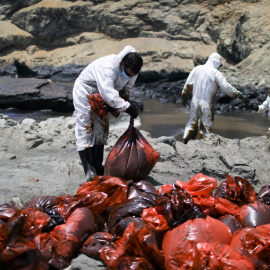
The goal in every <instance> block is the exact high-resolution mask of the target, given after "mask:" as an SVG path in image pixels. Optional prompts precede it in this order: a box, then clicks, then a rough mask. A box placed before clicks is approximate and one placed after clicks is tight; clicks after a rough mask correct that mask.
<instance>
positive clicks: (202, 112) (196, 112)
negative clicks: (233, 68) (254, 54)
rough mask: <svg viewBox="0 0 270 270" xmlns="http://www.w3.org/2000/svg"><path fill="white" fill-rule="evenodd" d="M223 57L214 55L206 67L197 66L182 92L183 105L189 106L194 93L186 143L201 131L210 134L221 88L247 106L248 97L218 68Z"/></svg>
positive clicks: (186, 128)
mask: <svg viewBox="0 0 270 270" xmlns="http://www.w3.org/2000/svg"><path fill="white" fill-rule="evenodd" d="M221 65H222V64H221V56H220V55H219V54H218V53H212V54H211V55H210V56H209V58H208V60H207V62H206V63H205V64H204V65H199V66H196V67H195V68H194V69H193V70H192V71H191V72H190V74H189V76H188V78H187V80H186V83H185V85H184V87H183V90H182V95H183V105H184V106H186V105H187V97H188V95H189V94H190V93H191V92H192V99H191V104H190V118H189V121H188V123H187V125H186V127H185V131H184V136H183V138H184V143H185V144H187V142H188V141H189V140H191V139H196V136H197V134H198V129H199V122H200V129H201V130H205V132H206V133H210V132H211V130H212V129H213V124H214V98H215V96H216V94H217V91H218V89H219V88H221V90H222V91H223V92H224V93H225V94H226V95H228V96H229V97H231V98H236V97H238V98H240V99H241V100H242V101H243V102H244V103H245V104H246V105H247V104H249V99H248V97H247V96H245V95H243V94H242V93H241V92H240V91H238V90H237V89H236V88H235V87H233V86H232V85H231V84H229V83H228V82H227V80H226V78H225V77H224V76H223V75H222V73H221V72H220V71H218V68H219V67H220V66H221Z"/></svg>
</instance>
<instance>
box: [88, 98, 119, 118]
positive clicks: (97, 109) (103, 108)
mask: <svg viewBox="0 0 270 270" xmlns="http://www.w3.org/2000/svg"><path fill="white" fill-rule="evenodd" d="M88 98H89V103H90V106H91V109H92V111H93V113H95V114H96V115H97V116H98V117H99V118H101V119H104V118H105V117H107V116H108V115H109V112H110V113H111V114H112V115H113V116H114V117H118V116H119V114H120V112H118V111H117V110H115V109H113V108H111V107H110V106H108V105H106V104H105V102H104V100H103V98H102V96H101V94H99V93H98V94H92V95H89V96H88Z"/></svg>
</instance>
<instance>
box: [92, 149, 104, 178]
mask: <svg viewBox="0 0 270 270" xmlns="http://www.w3.org/2000/svg"><path fill="white" fill-rule="evenodd" d="M103 155H104V145H94V146H93V160H94V167H95V169H96V172H97V175H104V166H103V165H102V162H103Z"/></svg>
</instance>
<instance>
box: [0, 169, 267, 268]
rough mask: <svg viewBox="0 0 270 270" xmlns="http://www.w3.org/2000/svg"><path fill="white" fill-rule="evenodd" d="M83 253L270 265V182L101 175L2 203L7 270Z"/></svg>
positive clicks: (162, 262) (107, 258)
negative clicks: (56, 192) (160, 181)
mask: <svg viewBox="0 0 270 270" xmlns="http://www.w3.org/2000/svg"><path fill="white" fill-rule="evenodd" d="M79 254H85V255H87V256H89V257H90V258H93V259H96V260H100V261H102V262H103V264H104V268H105V269H112V270H113V269H133V270H134V269H157V270H159V269H170V270H174V269H194V270H195V269H196V270H198V269H243V270H251V269H269V267H270V186H264V187H262V189H261V190H260V192H259V193H256V192H255V190H254V188H253V187H252V186H251V185H250V184H249V182H248V181H247V180H245V179H242V178H240V177H231V176H229V175H227V177H226V179H225V180H224V181H223V182H222V183H220V185H218V182H217V180H216V179H215V178H213V177H208V176H206V175H203V174H202V173H199V174H196V175H195V176H193V177H192V178H191V179H190V180H189V181H188V182H183V181H180V180H177V181H175V183H174V184H172V185H169V184H167V185H163V186H161V187H160V188H159V189H158V190H157V189H156V188H155V187H154V186H153V185H151V184H150V183H149V182H147V181H144V180H142V181H137V182H135V181H133V180H129V181H125V180H123V179H121V178H118V177H113V176H96V178H95V179H94V181H92V182H85V183H83V184H81V185H80V187H79V188H78V190H77V192H76V194H75V195H74V196H71V195H66V196H59V197H55V196H42V197H33V198H32V200H31V201H29V202H27V203H25V204H24V207H23V208H22V209H18V208H16V207H14V206H13V205H11V204H3V205H0V269H5V270H9V269H16V270H22V269H38V270H45V269H64V268H66V267H68V266H69V265H70V264H71V261H72V259H74V258H76V257H77V256H78V255H79Z"/></svg>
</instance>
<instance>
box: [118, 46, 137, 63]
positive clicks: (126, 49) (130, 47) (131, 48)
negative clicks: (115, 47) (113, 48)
mask: <svg viewBox="0 0 270 270" xmlns="http://www.w3.org/2000/svg"><path fill="white" fill-rule="evenodd" d="M135 51H136V50H135V49H134V48H133V47H132V46H130V45H127V46H126V47H125V48H124V49H123V50H122V51H121V52H120V53H119V54H117V55H116V58H115V59H114V63H113V67H114V68H117V67H119V64H120V62H121V61H122V59H123V58H124V57H125V56H126V55H127V54H128V53H131V52H135Z"/></svg>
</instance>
